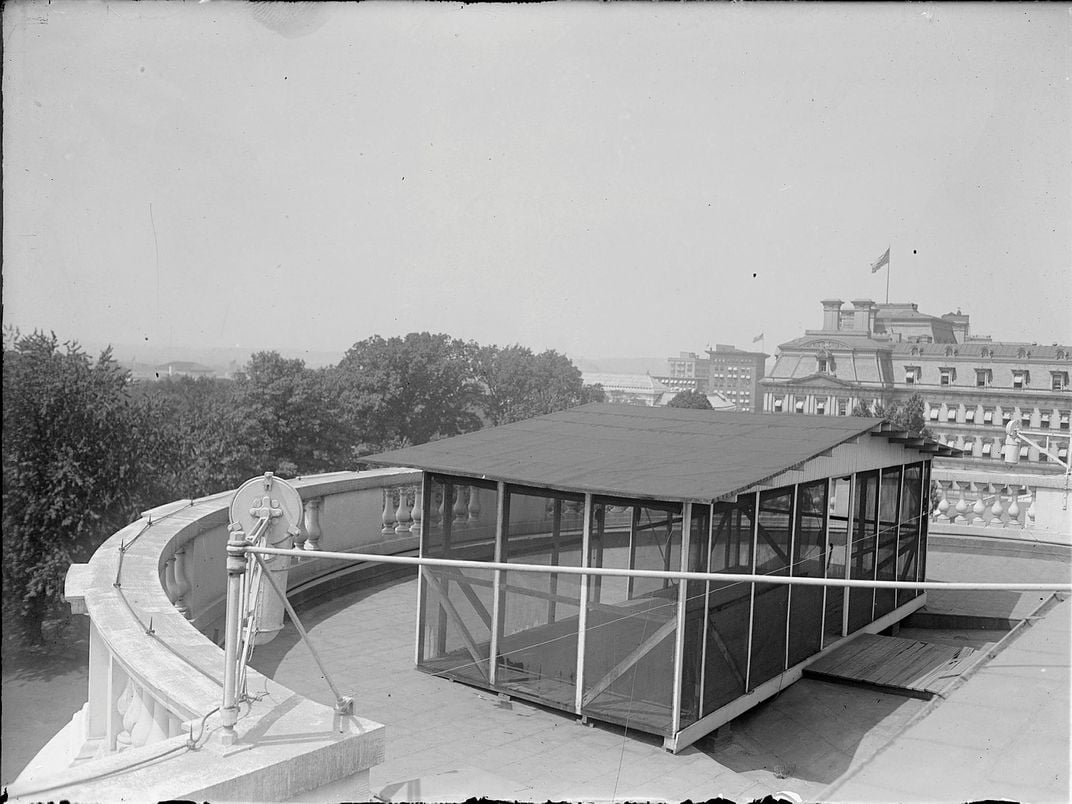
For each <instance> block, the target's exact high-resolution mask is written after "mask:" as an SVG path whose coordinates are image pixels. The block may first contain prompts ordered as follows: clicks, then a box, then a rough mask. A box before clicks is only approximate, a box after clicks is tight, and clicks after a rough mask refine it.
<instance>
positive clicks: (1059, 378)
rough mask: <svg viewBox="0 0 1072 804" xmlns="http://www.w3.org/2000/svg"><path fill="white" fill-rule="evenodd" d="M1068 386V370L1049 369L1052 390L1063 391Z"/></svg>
mask: <svg viewBox="0 0 1072 804" xmlns="http://www.w3.org/2000/svg"><path fill="white" fill-rule="evenodd" d="M1067 387H1068V372H1067V371H1051V372H1050V388H1051V389H1052V390H1054V391H1063V390H1064V389H1065V388H1067Z"/></svg>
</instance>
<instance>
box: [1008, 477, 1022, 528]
mask: <svg viewBox="0 0 1072 804" xmlns="http://www.w3.org/2000/svg"><path fill="white" fill-rule="evenodd" d="M1018 489H1019V487H1018V486H1014V487H1013V488H1012V489H1011V493H1012V502H1011V503H1010V504H1009V522H1008V527H1023V526H1022V525H1021V524H1020V503H1019V502H1018V501H1017V499H1016V498H1017V496H1018V495H1017V490H1018Z"/></svg>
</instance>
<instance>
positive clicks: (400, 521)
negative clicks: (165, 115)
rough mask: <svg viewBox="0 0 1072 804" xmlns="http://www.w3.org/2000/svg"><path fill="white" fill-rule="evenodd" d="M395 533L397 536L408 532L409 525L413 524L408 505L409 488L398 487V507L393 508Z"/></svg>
mask: <svg viewBox="0 0 1072 804" xmlns="http://www.w3.org/2000/svg"><path fill="white" fill-rule="evenodd" d="M395 522H396V523H397V524H396V525H395V533H396V534H398V535H399V536H401V535H403V534H406V533H409V529H410V527H411V526H412V525H413V519H412V518H411V515H410V507H409V489H408V488H404V487H402V488H399V489H398V508H397V509H396V510H395Z"/></svg>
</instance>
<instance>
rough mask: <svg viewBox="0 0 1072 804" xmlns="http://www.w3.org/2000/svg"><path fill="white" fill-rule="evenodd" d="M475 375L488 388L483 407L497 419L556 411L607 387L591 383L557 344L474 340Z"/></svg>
mask: <svg viewBox="0 0 1072 804" xmlns="http://www.w3.org/2000/svg"><path fill="white" fill-rule="evenodd" d="M471 365H472V372H473V376H474V377H475V378H476V380H477V382H479V383H480V385H481V387H482V389H483V395H482V399H481V407H482V410H483V412H484V416H485V418H486V419H487V420H488V422H489V423H490V424H492V425H500V424H509V423H510V422H516V421H520V420H522V419H531V418H532V417H533V416H542V415H543V414H545V413H554V412H555V411H557V410H565V409H566V408H571V407H574V406H576V405H580V404H583V403H585V402H589V401H595V399H600V401H601V399H602V397H603V391H602V388H599V389H598V390H596V389H595V388H594V387H591V386H590V387H589V388H588V389H586V388H585V385H584V382H583V380H582V379H581V372H580V370H579V369H578V368H577V367H576V366H574V365H573V362H572V361H571V360H570V359H569V358H568V357H566V356H565V355H561V354H559V353H558V352H556V351H554V350H550V349H549V350H547V351H544V352H541V353H540V354H534V353H533V351H532V350H531V349H529V348H528V347H525V346H520V345H517V344H515V345H513V346H507V347H505V348H502V349H500V348H499V347H498V346H483V347H478V346H475V345H472V357H471Z"/></svg>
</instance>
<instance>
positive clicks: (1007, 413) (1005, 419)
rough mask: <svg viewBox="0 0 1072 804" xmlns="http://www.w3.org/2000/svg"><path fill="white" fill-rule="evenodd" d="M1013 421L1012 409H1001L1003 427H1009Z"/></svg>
mask: <svg viewBox="0 0 1072 804" xmlns="http://www.w3.org/2000/svg"><path fill="white" fill-rule="evenodd" d="M1011 421H1012V411H1011V410H1003V411H1001V426H1002V427H1008V426H1009V422H1011Z"/></svg>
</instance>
